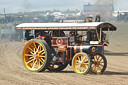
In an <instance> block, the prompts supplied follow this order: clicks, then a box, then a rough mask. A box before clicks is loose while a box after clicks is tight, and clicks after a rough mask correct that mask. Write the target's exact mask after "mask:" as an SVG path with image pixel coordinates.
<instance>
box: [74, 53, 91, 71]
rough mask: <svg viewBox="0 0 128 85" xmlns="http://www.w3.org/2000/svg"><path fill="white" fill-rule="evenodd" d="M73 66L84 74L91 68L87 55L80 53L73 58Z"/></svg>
mask: <svg viewBox="0 0 128 85" xmlns="http://www.w3.org/2000/svg"><path fill="white" fill-rule="evenodd" d="M73 68H74V71H75V72H76V73H80V74H83V73H85V72H86V71H87V70H88V68H89V60H88V58H87V56H86V55H84V54H78V55H76V56H75V57H74V59H73Z"/></svg>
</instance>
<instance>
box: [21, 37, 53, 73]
mask: <svg viewBox="0 0 128 85" xmlns="http://www.w3.org/2000/svg"><path fill="white" fill-rule="evenodd" d="M50 58H51V54H50V48H49V46H48V44H47V43H46V42H45V41H43V40H36V39H34V40H30V41H28V42H27V43H26V45H25V46H24V48H23V52H22V61H23V64H24V66H25V67H26V68H27V69H28V70H30V71H37V72H40V71H44V70H45V69H46V68H47V67H48V66H49V64H50Z"/></svg>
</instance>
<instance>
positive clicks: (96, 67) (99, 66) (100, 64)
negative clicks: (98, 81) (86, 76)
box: [91, 54, 104, 73]
mask: <svg viewBox="0 0 128 85" xmlns="http://www.w3.org/2000/svg"><path fill="white" fill-rule="evenodd" d="M103 68H104V59H103V57H102V55H99V54H95V55H94V59H93V60H92V65H91V71H92V72H95V73H100V72H101V71H102V70H103Z"/></svg>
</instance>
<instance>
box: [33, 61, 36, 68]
mask: <svg viewBox="0 0 128 85" xmlns="http://www.w3.org/2000/svg"><path fill="white" fill-rule="evenodd" d="M35 65H36V61H35V62H34V64H33V66H32V69H33V68H34V67H35Z"/></svg>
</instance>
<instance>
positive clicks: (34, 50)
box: [16, 22, 116, 74]
mask: <svg viewBox="0 0 128 85" xmlns="http://www.w3.org/2000/svg"><path fill="white" fill-rule="evenodd" d="M16 28H17V29H19V30H20V29H21V30H31V35H33V38H32V39H31V40H27V41H26V40H24V41H23V42H26V43H25V44H24V48H23V52H22V61H23V64H24V66H25V67H26V68H27V69H28V70H30V71H37V72H40V71H44V70H45V69H48V70H49V71H61V70H63V69H65V68H66V67H67V65H68V64H69V65H70V66H72V67H73V69H74V71H75V72H76V73H80V74H86V73H88V72H89V71H91V72H93V73H98V74H100V73H103V72H104V71H105V69H106V67H107V60H106V58H105V56H104V46H107V45H108V44H109V42H108V40H109V39H108V38H109V37H108V36H107V33H108V34H109V32H110V31H115V30H116V27H115V26H113V25H112V24H110V23H103V22H91V23H24V24H20V25H18V26H16ZM37 31H38V32H40V33H42V34H43V36H42V37H41V35H38V37H37V36H36V34H38V33H36V32H37ZM104 31H105V32H104Z"/></svg>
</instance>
